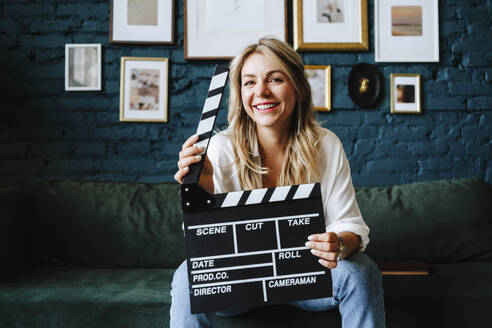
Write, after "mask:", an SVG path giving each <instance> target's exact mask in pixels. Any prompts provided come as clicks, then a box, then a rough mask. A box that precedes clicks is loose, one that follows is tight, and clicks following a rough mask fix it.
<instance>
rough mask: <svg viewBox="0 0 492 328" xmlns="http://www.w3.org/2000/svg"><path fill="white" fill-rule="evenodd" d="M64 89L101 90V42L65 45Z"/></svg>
mask: <svg viewBox="0 0 492 328" xmlns="http://www.w3.org/2000/svg"><path fill="white" fill-rule="evenodd" d="M65 90H66V91H91V90H101V44H82V43H79V44H66V45H65Z"/></svg>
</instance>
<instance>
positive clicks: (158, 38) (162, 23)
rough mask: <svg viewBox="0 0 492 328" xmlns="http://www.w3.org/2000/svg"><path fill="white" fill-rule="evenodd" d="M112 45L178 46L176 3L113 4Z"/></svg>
mask: <svg viewBox="0 0 492 328" xmlns="http://www.w3.org/2000/svg"><path fill="white" fill-rule="evenodd" d="M109 42H110V43H128V44H174V0H111V3H110V28H109Z"/></svg>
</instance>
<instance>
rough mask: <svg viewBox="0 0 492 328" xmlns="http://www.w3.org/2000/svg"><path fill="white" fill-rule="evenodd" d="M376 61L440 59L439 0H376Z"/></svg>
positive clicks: (437, 60) (429, 60) (427, 60)
mask: <svg viewBox="0 0 492 328" xmlns="http://www.w3.org/2000/svg"><path fill="white" fill-rule="evenodd" d="M374 25H375V31H374V37H375V60H376V62H439V5H438V1H437V0H375V5H374Z"/></svg>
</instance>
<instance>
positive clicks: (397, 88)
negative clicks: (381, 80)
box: [391, 74, 422, 114]
mask: <svg viewBox="0 0 492 328" xmlns="http://www.w3.org/2000/svg"><path fill="white" fill-rule="evenodd" d="M421 112H422V111H421V108H420V74H391V113H393V114H400V113H401V114H420V113H421Z"/></svg>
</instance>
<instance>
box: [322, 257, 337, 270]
mask: <svg viewBox="0 0 492 328" xmlns="http://www.w3.org/2000/svg"><path fill="white" fill-rule="evenodd" d="M318 262H319V264H321V265H322V266H324V267H325V268H328V269H335V268H336V267H337V264H338V262H337V261H326V260H323V259H319V260H318Z"/></svg>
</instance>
